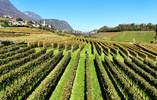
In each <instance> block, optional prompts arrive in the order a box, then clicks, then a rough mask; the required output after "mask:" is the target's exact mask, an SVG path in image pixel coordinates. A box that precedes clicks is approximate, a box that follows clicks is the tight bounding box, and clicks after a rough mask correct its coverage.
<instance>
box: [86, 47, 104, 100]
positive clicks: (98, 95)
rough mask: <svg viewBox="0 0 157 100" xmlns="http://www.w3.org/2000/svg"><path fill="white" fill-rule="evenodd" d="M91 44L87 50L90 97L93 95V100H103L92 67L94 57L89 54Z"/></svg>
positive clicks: (93, 67) (94, 70)
mask: <svg viewBox="0 0 157 100" xmlns="http://www.w3.org/2000/svg"><path fill="white" fill-rule="evenodd" d="M91 50H92V49H91V44H90V45H89V48H88V54H89V69H90V73H91V74H90V75H91V76H90V77H91V85H92V95H93V100H103V97H102V94H101V89H100V85H99V81H98V79H97V74H96V69H95V66H94V58H95V56H94V55H93V54H91Z"/></svg>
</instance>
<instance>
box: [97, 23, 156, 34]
mask: <svg viewBox="0 0 157 100" xmlns="http://www.w3.org/2000/svg"><path fill="white" fill-rule="evenodd" d="M156 27H157V26H156V25H153V24H152V23H148V24H147V25H146V24H143V23H142V24H140V25H136V24H135V23H132V24H119V25H118V26H117V27H114V28H109V27H107V26H104V27H102V28H100V29H99V30H98V32H120V31H156Z"/></svg>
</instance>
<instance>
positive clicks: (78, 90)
mask: <svg viewBox="0 0 157 100" xmlns="http://www.w3.org/2000/svg"><path fill="white" fill-rule="evenodd" d="M85 51H86V46H85V47H84V49H83V50H82V52H81V53H80V60H79V65H78V68H77V73H76V77H75V80H74V85H73V89H72V94H71V98H70V99H71V100H84V96H85V94H84V90H85V58H86V54H85Z"/></svg>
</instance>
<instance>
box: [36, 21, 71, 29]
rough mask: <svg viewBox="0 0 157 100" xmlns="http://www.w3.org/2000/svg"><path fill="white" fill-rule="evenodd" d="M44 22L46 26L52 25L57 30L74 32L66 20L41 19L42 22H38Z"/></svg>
mask: <svg viewBox="0 0 157 100" xmlns="http://www.w3.org/2000/svg"><path fill="white" fill-rule="evenodd" d="M44 20H45V23H46V24H49V25H52V26H53V27H54V28H55V29H58V30H63V29H69V30H73V28H72V27H71V26H70V25H69V24H68V23H67V22H66V21H64V20H58V19H41V20H38V22H40V23H43V22H44Z"/></svg>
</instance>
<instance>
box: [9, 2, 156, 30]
mask: <svg viewBox="0 0 157 100" xmlns="http://www.w3.org/2000/svg"><path fill="white" fill-rule="evenodd" d="M10 2H11V3H12V4H13V5H14V6H15V7H16V8H17V9H18V10H20V11H21V12H24V11H31V12H34V13H36V14H38V15H40V16H41V17H42V18H44V19H59V20H65V21H67V22H68V23H69V24H70V25H71V26H72V28H73V29H74V30H80V31H91V30H93V29H99V28H100V27H102V26H105V25H106V26H109V27H115V26H118V25H119V24H128V23H136V24H140V23H145V24H147V23H149V22H150V23H153V24H157V12H156V11H157V10H156V9H157V7H156V5H157V0H10Z"/></svg>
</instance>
